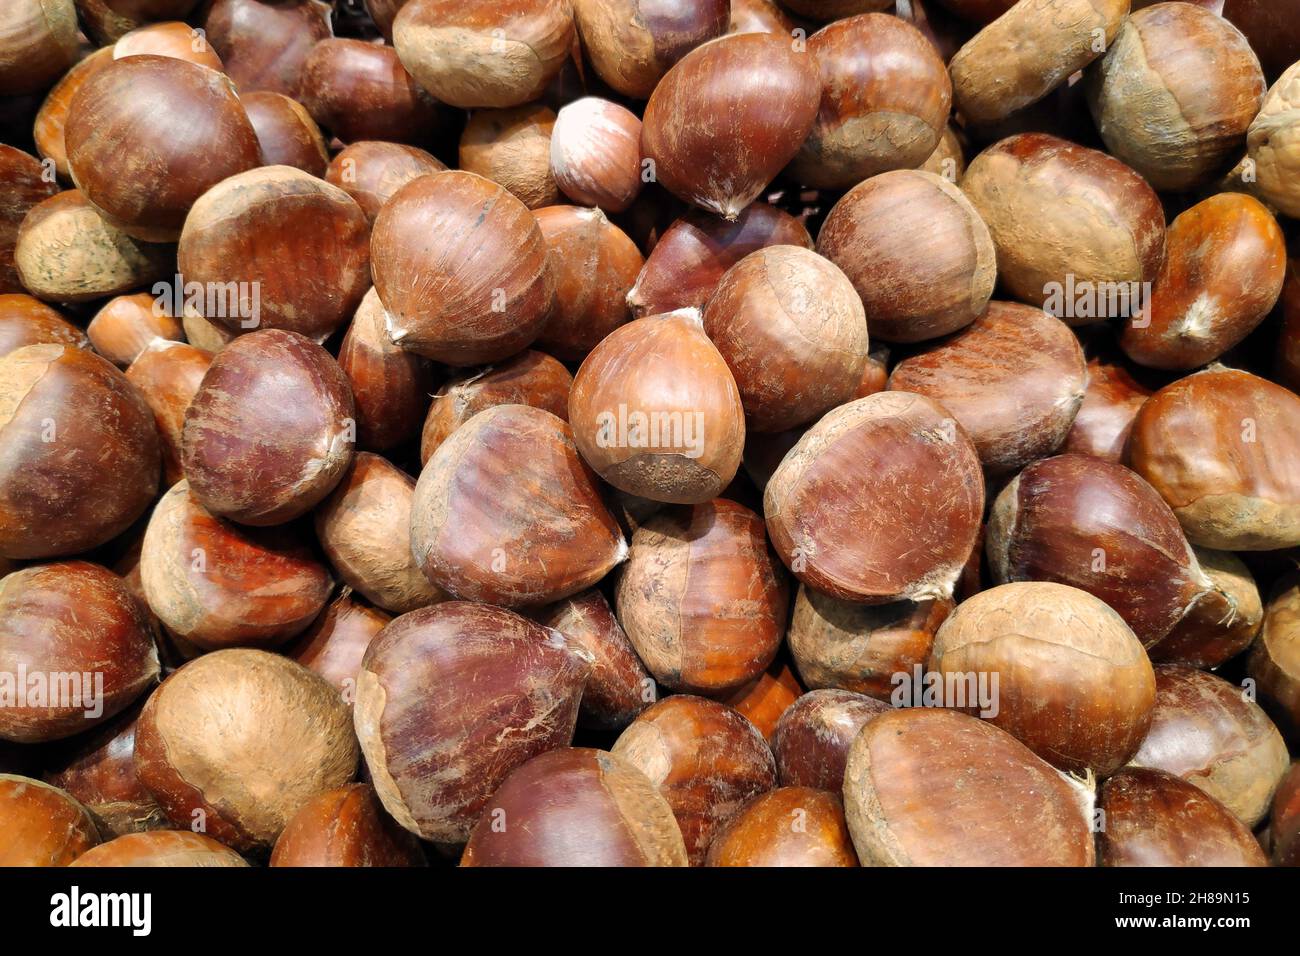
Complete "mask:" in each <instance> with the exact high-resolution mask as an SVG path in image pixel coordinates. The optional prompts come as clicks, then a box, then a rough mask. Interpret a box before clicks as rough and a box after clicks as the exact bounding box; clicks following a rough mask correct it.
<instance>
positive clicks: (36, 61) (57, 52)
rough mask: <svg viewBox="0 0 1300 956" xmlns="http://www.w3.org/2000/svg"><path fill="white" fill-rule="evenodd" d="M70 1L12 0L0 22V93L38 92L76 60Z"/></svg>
mask: <svg viewBox="0 0 1300 956" xmlns="http://www.w3.org/2000/svg"><path fill="white" fill-rule="evenodd" d="M78 49H79V47H78V44H77V8H76V6H75V5H74V4H73V2H72V0H13V2H12V3H9V4H6V6H5V11H4V23H3V24H2V25H0V96H19V95H21V94H24V93H40V92H42V91H43V90H45V89H47V88H49V86H50V84H51V83H53V82H54V81H55V80H57V79H58V78H59V77H60V76H62V75H63V72H64V70H66V69H67V68H68V67H70V66H72V64H73V63H75V62H76V60H77V52H78Z"/></svg>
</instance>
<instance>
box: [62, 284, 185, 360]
mask: <svg viewBox="0 0 1300 956" xmlns="http://www.w3.org/2000/svg"><path fill="white" fill-rule="evenodd" d="M86 335H87V336H88V337H89V338H90V344H91V345H93V346H94V347H95V351H96V352H98V353H99V354H100V355H102V356H104V358H106V359H108V360H109V361H110V362H112V363H113V364H114V365H116V366H117V367H118V368H126V367H127V366H128V365H130V364H131V363H132V362H134V361H135V360H136V359H137V358H138V357H139V356H140V353H141V352H143V351H144V350H145V349H146V348H147V347H148V346H149V345H150V344H151V343H152V342H155V341H162V342H181V341H183V340H184V338H185V331H184V329H182V327H181V321H180V319H178V318H174V317H173V316H172V315H170V314H169V313H168V312H167V310H166V309H164V308H159V307H158V300H157V298H156V297H155V296H153V295H152V294H151V293H148V292H137V293H135V294H134V295H119V296H117V297H116V298H114V299H111V300H109V302H108V303H107V304H105V306H104V307H103V308H102V309H100V310H99V311H98V312H96V313H95V317H94V318H93V319H91V320H90V324H89V325H88V326H86Z"/></svg>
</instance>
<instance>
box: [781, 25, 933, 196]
mask: <svg viewBox="0 0 1300 956" xmlns="http://www.w3.org/2000/svg"><path fill="white" fill-rule="evenodd" d="M808 55H809V56H811V57H812V58H813V60H814V62H815V63H816V64H817V68H818V70H819V72H820V75H821V106H820V107H819V110H818V113H817V120H816V122H815V123H814V124H813V128H812V132H811V133H810V134H809V135H808V138H807V139H806V140H804V142H803V145H802V146H801V147H800V148H799V152H798V153H797V154H796V155H795V157H794V159H793V161H791V163H790V168H789V173H790V175H791V176H793V177H794V178H795V179H796V180H798V181H799V182H800V183H802V184H803V185H805V186H811V187H814V188H819V189H847V188H848V187H850V186H855V185H857V184H858V183H860V182H862V180H864V179H867V178H869V177H871V176H875V175H877V174H878V173H883V172H887V171H888V170H891V169H913V168H915V167H917V166H920V165H921V164H922V163H923V162H925V160H926V158H927V157H928V156H929V155H930V154H931V153H932V152H934V150H935V147H937V146H938V145H939V139H940V137H941V136H942V135H943V133H944V131H945V129H946V127H947V122H948V111H949V109H950V107H951V104H952V83H951V82H950V81H949V79H948V71H947V70H946V69H945V67H944V62H943V60H942V59H941V58H940V56H939V54H938V52H937V51H936V50H935V48H934V46H933V45H932V44H931V43H930V42H929V41H928V40H927V39H926V38H925V36H924V35H923V34H922V33H921V31H920V30H918V29H917V28H916V27H914V26H912V25H911V24H910V23H906V22H904V21H903V20H900V19H899V18H898V17H896V16H891V15H888V14H884V13H868V14H866V15H864V16H857V17H851V18H849V19H845V20H837V21H836V22H834V23H832V24H830V25H829V26H827V27H824V28H822V29H821V30H818V31H817V32H816V33H814V34H813V35H812V36H811V37H809V39H808Z"/></svg>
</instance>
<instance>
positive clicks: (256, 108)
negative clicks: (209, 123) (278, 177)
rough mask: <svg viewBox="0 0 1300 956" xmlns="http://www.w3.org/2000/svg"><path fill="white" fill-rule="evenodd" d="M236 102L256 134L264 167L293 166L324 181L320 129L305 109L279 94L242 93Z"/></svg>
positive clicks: (324, 159) (324, 157) (326, 161)
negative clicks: (244, 112)
mask: <svg viewBox="0 0 1300 956" xmlns="http://www.w3.org/2000/svg"><path fill="white" fill-rule="evenodd" d="M240 102H242V103H243V104H244V109H245V110H246V111H247V113H248V121H249V122H250V123H252V124H253V132H255V133H257V142H258V145H259V146H260V147H261V149H262V163H263V164H264V165H266V166H293V167H295V168H297V169H301V170H302V171H303V172H305V173H310V174H311V175H312V176H317V177H320V178H322V179H323V178H324V177H325V167H326V166H327V165H328V164H329V159H330V155H329V150H327V149H326V148H325V138H324V137H323V136H321V131H320V127H319V126H317V125H316V121H315V120H314V119H312V118H311V114H310V113H308V112H307V108H306V107H305V106H303V105H302V104H301V103H299V102H298V101H297V100H294V99H290V98H289V97H287V96H285V95H284V94H282V93H271V92H267V91H260V92H255V93H244V94H243V95H241V96H240Z"/></svg>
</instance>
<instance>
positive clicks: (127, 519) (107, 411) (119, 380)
mask: <svg viewBox="0 0 1300 956" xmlns="http://www.w3.org/2000/svg"><path fill="white" fill-rule="evenodd" d="M0 406H3V407H4V408H5V409H6V411H5V413H4V416H3V419H2V420H0V556H3V557H6V558H49V557H55V556H58V555H68V554H77V553H79V552H82V551H88V550H89V549H91V548H95V547H98V546H99V545H101V544H104V543H106V542H108V541H111V540H112V539H113V538H115V537H117V535H119V534H121V533H122V532H123V531H125V530H126V529H127V528H128V527H130V526H131V524H132V523H133V522H134V521H135V520H136V519H137V518H139V517H140V515H141V514H143V513H144V511H145V509H146V508H148V507H149V505H150V504H151V503H152V501H153V498H154V494H155V492H156V491H157V490H158V471H159V460H160V459H159V451H158V433H157V431H156V430H155V428H154V421H153V413H152V412H151V411H150V410H149V406H148V405H146V404H145V402H144V399H143V398H141V397H140V394H139V392H137V391H136V390H135V388H134V387H133V386H132V385H131V383H130V382H128V381H127V379H126V378H125V376H123V375H122V373H121V372H119V371H118V370H117V369H116V368H114V367H113V366H112V365H111V364H110V363H109V362H107V361H106V360H104V359H102V358H100V357H99V356H98V355H95V354H94V353H93V352H91V351H90V350H88V349H82V348H76V347H74V346H70V345H28V346H24V347H23V348H20V349H18V350H17V351H14V352H10V353H9V354H8V355H6V356H5V357H4V358H0Z"/></svg>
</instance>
